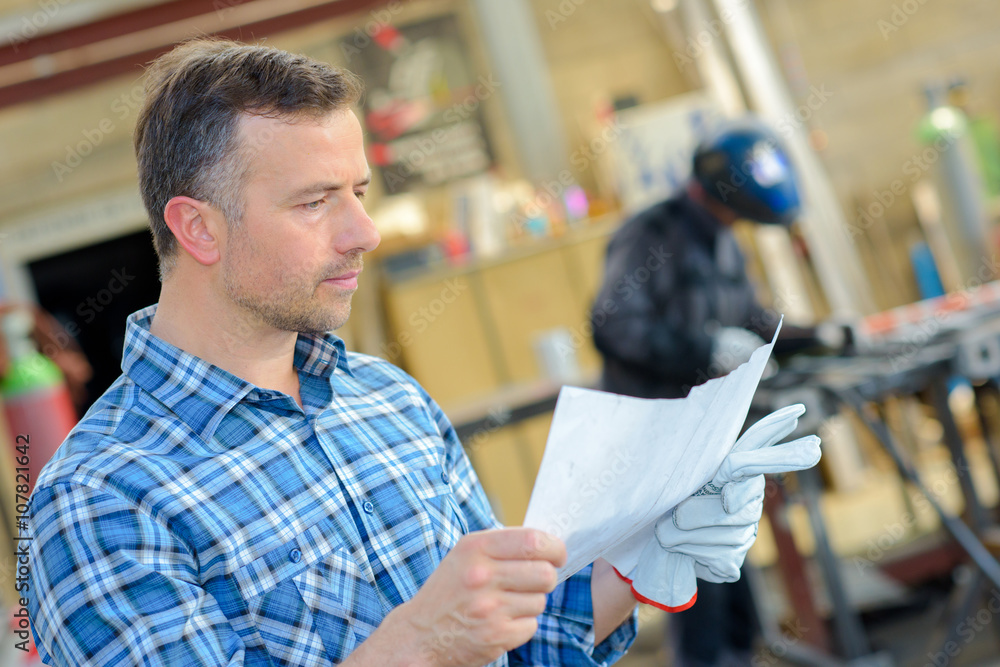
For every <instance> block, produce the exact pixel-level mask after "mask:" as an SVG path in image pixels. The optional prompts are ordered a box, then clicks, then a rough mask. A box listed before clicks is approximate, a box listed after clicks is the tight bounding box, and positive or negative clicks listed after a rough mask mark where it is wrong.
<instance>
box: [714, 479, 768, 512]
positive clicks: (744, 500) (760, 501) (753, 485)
mask: <svg viewBox="0 0 1000 667" xmlns="http://www.w3.org/2000/svg"><path fill="white" fill-rule="evenodd" d="M766 485H767V482H766V481H765V480H764V476H763V475H754V476H753V477H748V478H746V479H743V480H740V481H738V482H730V483H729V484H726V485H725V486H724V487H722V509H723V510H725V512H726V514H730V515H733V514H740V513H743V510H745V509H746V508H747V507H758V506H759V507H760V508H763V506H764V488H765V486H766Z"/></svg>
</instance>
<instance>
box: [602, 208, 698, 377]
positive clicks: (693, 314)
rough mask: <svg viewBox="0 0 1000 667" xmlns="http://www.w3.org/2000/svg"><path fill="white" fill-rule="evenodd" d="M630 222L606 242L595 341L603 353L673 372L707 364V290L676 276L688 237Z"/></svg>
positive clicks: (672, 374) (661, 372)
mask: <svg viewBox="0 0 1000 667" xmlns="http://www.w3.org/2000/svg"><path fill="white" fill-rule="evenodd" d="M637 222H640V221H631V222H630V223H626V225H627V227H624V228H623V229H622V230H620V232H619V233H618V234H616V235H615V237H614V238H613V239H612V241H611V243H610V244H609V245H608V253H607V261H606V264H605V277H604V283H603V285H602V286H601V290H600V292H599V293H598V296H597V299H596V300H595V302H594V305H593V307H592V309H591V325H592V327H593V331H594V344H595V346H596V347H597V349H598V350H599V351H600V352H601V353H602V354H603V355H604V356H605V357H610V358H612V359H615V360H617V361H619V362H621V363H623V364H626V365H629V366H633V367H635V368H637V369H639V370H641V371H645V372H649V373H653V374H657V375H661V376H667V377H675V378H688V377H692V376H694V375H697V373H698V371H699V369H707V368H708V365H709V361H710V359H711V349H712V342H711V338H710V337H709V336H708V335H707V334H706V333H705V324H706V319H707V312H708V309H707V305H706V304H705V301H704V299H705V295H704V294H702V293H699V291H698V290H697V289H692V286H689V285H686V284H684V281H683V280H682V279H681V278H680V275H679V263H680V258H681V257H682V256H683V253H684V252H685V239H684V238H683V236H682V234H680V233H678V232H677V231H676V230H675V229H674V228H673V227H672V226H667V227H666V228H665V229H664V230H663V231H659V230H657V229H656V228H655V227H654V226H653V225H650V224H636V223H637Z"/></svg>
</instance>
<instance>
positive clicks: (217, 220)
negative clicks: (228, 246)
mask: <svg viewBox="0 0 1000 667" xmlns="http://www.w3.org/2000/svg"><path fill="white" fill-rule="evenodd" d="M163 220H164V221H165V222H166V223H167V227H169V228H170V231H172V232H173V233H174V238H176V239H177V243H179V244H180V245H181V247H182V248H184V250H186V251H187V253H188V254H189V255H191V257H192V259H194V261H196V262H198V263H199V264H202V265H204V266H210V265H212V264H215V263H216V262H218V261H219V257H220V255H219V246H220V244H221V243H222V241H223V239H222V238H220V231H221V230H223V229H224V227H225V219H224V218H223V216H222V213H221V212H219V211H217V210H215V209H214V208H212V207H211V206H210V205H209V203H208V202H205V201H201V200H200V199H192V198H191V197H174V198H173V199H171V200H170V201H168V202H167V205H166V206H164V207H163Z"/></svg>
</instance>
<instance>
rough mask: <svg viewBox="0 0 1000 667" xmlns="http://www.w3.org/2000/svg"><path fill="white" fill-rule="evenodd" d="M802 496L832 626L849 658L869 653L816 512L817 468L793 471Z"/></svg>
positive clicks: (820, 515) (818, 482) (838, 562)
mask: <svg viewBox="0 0 1000 667" xmlns="http://www.w3.org/2000/svg"><path fill="white" fill-rule="evenodd" d="M796 477H797V478H798V480H799V487H800V488H801V490H802V497H803V499H804V500H805V505H806V510H807V512H808V514H809V525H810V526H811V528H812V532H813V536H814V538H815V540H816V559H817V560H818V561H819V564H820V570H821V571H822V574H823V580H824V582H825V583H826V588H827V592H828V593H829V595H830V602H831V604H832V605H833V627H834V632H835V633H836V636H837V641H838V643H839V644H840V648H841V651H842V653H843V654H844V656H845V657H846V658H847V659H849V660H854V659H856V658H861V657H863V656H866V655H868V654H869V653H871V648H870V646H869V644H868V637H867V635H866V634H865V629H864V626H863V625H862V624H861V619H859V618H858V615H857V614H856V613H855V611H854V608H853V607H852V605H851V602H850V600H848V599H847V591H846V590H845V587H844V580H843V578H842V577H841V573H840V560H839V559H838V558H837V556H836V554H834V553H833V549H832V548H831V547H830V540H829V538H828V537H827V533H826V524H825V523H824V522H823V515H822V513H821V512H820V507H819V498H820V492H821V490H822V484H821V483H820V477H819V471H818V470H817V469H816V468H810V469H809V470H801V471H799V472H798V473H796Z"/></svg>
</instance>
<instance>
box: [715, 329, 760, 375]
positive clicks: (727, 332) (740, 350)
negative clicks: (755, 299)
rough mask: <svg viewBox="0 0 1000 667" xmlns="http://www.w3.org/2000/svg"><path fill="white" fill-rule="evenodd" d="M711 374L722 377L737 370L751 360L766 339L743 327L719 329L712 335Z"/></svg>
mask: <svg viewBox="0 0 1000 667" xmlns="http://www.w3.org/2000/svg"><path fill="white" fill-rule="evenodd" d="M711 336H712V356H711V360H710V362H709V369H710V371H711V374H712V375H714V376H716V377H721V376H723V375H726V374H728V373H731V372H732V371H734V370H736V369H737V368H738V367H739V366H740V364H743V363H745V362H747V361H749V359H750V355H751V354H753V352H754V350H756V349H757V348H758V347H760V346H761V345H764V344H765V343H764V339H762V338H761V337H760V336H758V335H757V334H755V333H754V332H752V331H749V330H748V329H743V328H741V327H718V328H717V329H715V330H714V331H713V332H712V334H711Z"/></svg>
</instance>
